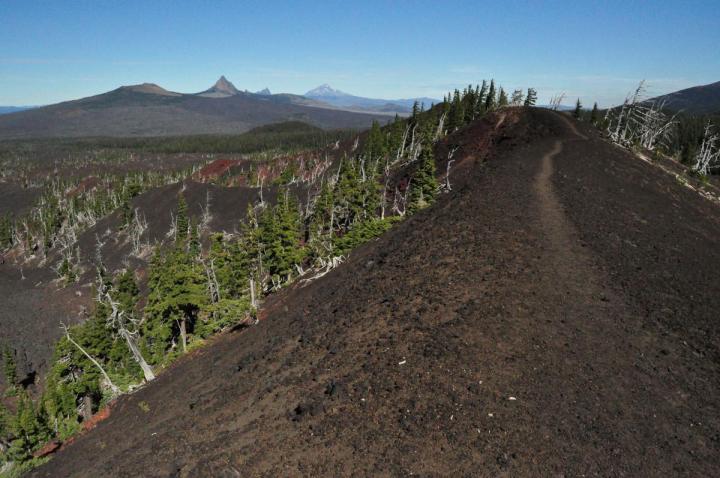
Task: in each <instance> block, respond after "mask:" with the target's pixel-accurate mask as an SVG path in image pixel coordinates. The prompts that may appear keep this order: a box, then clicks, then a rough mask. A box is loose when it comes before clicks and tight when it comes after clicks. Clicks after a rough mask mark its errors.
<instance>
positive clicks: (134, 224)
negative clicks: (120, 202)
mask: <svg viewBox="0 0 720 478" xmlns="http://www.w3.org/2000/svg"><path fill="white" fill-rule="evenodd" d="M147 228H148V223H147V220H146V219H145V215H143V216H142V217H141V216H140V211H139V209H138V208H135V212H134V214H133V219H132V221H130V226H129V227H128V235H129V236H130V241H131V242H132V254H134V255H139V254H140V251H141V249H142V242H141V239H142V235H143V234H144V233H145V231H146V230H147Z"/></svg>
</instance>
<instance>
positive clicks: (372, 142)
mask: <svg viewBox="0 0 720 478" xmlns="http://www.w3.org/2000/svg"><path fill="white" fill-rule="evenodd" d="M386 150H387V145H386V139H385V133H384V132H383V131H382V130H381V129H380V123H378V122H377V121H373V123H372V127H371V128H370V132H369V133H368V138H367V142H366V143H365V148H364V153H365V157H366V158H367V159H368V160H374V159H377V158H379V157H383V156H385V153H386Z"/></svg>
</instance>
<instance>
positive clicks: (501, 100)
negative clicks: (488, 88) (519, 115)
mask: <svg viewBox="0 0 720 478" xmlns="http://www.w3.org/2000/svg"><path fill="white" fill-rule="evenodd" d="M507 105H508V97H507V93H505V90H504V89H503V88H502V87H500V94H499V95H498V107H499V108H502V107H503V106H507Z"/></svg>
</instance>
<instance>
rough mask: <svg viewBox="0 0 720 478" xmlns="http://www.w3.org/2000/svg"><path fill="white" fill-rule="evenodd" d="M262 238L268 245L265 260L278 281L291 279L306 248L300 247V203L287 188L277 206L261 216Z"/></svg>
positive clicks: (265, 263) (273, 276) (269, 270)
mask: <svg viewBox="0 0 720 478" xmlns="http://www.w3.org/2000/svg"><path fill="white" fill-rule="evenodd" d="M260 226H261V231H262V232H261V238H262V243H263V245H264V246H265V250H264V255H263V264H264V265H265V267H266V269H267V271H268V273H269V274H270V276H271V277H272V278H273V281H274V283H275V284H279V283H281V282H284V281H285V280H287V279H289V278H290V276H291V275H292V274H293V268H294V266H295V264H300V263H301V262H302V259H303V257H304V254H305V251H304V249H303V248H302V247H301V240H302V223H301V220H300V213H299V212H298V205H297V202H296V201H295V199H294V198H293V197H292V196H291V195H290V193H289V191H287V190H286V191H285V192H284V194H282V195H281V197H280V198H279V201H278V204H277V205H275V207H274V208H272V209H271V208H268V209H267V210H266V211H265V212H264V213H263V215H262V216H261V223H260Z"/></svg>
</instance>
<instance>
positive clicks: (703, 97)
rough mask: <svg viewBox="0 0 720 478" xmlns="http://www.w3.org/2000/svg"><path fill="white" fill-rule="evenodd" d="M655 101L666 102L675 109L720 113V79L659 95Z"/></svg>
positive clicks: (700, 112) (699, 112) (688, 111)
mask: <svg viewBox="0 0 720 478" xmlns="http://www.w3.org/2000/svg"><path fill="white" fill-rule="evenodd" d="M653 101H661V102H665V107H666V108H667V109H670V110H673V111H683V112H685V113H689V114H720V81H718V82H715V83H711V84H709V85H702V86H693V87H692V88H686V89H684V90H680V91H676V92H674V93H669V94H667V95H662V96H658V97H656V98H653Z"/></svg>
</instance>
